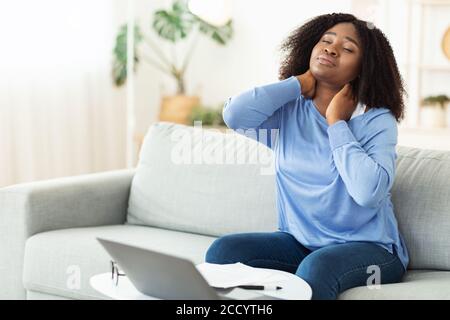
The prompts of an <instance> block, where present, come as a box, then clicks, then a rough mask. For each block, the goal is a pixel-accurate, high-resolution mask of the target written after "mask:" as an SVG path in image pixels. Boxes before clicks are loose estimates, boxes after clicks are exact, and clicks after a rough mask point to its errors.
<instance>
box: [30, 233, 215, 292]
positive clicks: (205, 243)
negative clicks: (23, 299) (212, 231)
mask: <svg viewBox="0 0 450 320" xmlns="http://www.w3.org/2000/svg"><path fill="white" fill-rule="evenodd" d="M96 237H105V238H108V239H113V240H118V241H123V242H126V243H130V244H133V245H137V246H140V247H143V248H148V249H152V250H158V251H161V252H164V253H167V254H172V255H176V256H179V257H183V258H186V259H189V260H191V261H193V262H194V263H201V262H203V261H204V253H205V252H206V250H207V248H208V247H209V245H210V244H211V243H212V241H214V238H213V237H208V236H202V235H198V234H193V233H187V232H178V231H172V230H165V229H160V228H151V227H142V226H133V225H113V226H103V227H91V228H74V229H65V230H56V231H49V232H44V233H39V234H36V235H34V236H32V237H31V238H29V239H28V240H27V242H26V247H25V258H24V279H23V280H24V287H25V289H26V290H28V291H30V292H35V293H36V292H39V293H41V294H42V293H43V294H47V295H52V296H61V297H66V298H73V299H107V297H105V296H103V295H102V294H100V293H98V292H97V291H96V290H94V289H93V288H92V287H91V286H90V284H89V279H90V278H91V277H92V276H93V275H96V274H100V273H104V272H109V271H110V265H109V263H110V258H109V256H108V255H107V253H106V251H105V250H104V249H103V248H102V247H101V245H100V244H99V243H98V241H97V240H96ZM78 275H79V276H80V278H79V279H80V281H79V286H78V282H77V281H78V280H76V281H73V279H74V278H73V277H78ZM78 287H79V288H78Z"/></svg>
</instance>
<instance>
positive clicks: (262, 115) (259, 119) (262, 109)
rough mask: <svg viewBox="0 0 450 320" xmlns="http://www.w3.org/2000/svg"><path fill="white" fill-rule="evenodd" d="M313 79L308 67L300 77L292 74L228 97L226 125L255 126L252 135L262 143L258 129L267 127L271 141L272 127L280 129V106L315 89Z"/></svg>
mask: <svg viewBox="0 0 450 320" xmlns="http://www.w3.org/2000/svg"><path fill="white" fill-rule="evenodd" d="M311 78H312V74H311V73H310V71H309V70H308V72H306V73H305V74H303V75H301V76H297V77H295V76H292V77H290V78H288V79H285V80H282V81H279V82H276V83H271V84H268V85H264V86H259V87H255V88H253V89H251V90H248V91H245V92H243V93H241V94H239V95H237V96H234V97H231V98H229V99H228V100H227V101H226V103H225V106H224V109H223V119H224V122H225V124H226V125H227V126H228V127H229V128H231V129H234V130H238V129H242V130H248V129H254V130H251V131H253V133H256V137H253V138H255V139H257V140H258V141H260V142H262V143H264V141H261V140H260V139H259V130H260V129H267V130H268V132H267V134H266V136H267V137H269V139H268V141H269V144H270V141H271V138H270V129H279V128H280V119H281V109H282V108H281V107H282V106H283V105H285V104H286V103H288V102H290V101H292V100H295V99H297V98H299V97H300V94H301V93H303V92H305V91H307V92H308V94H310V93H311V92H313V91H314V89H313V88H314V86H315V80H314V78H312V79H311ZM311 86H313V88H311ZM302 89H303V90H302ZM253 135H254V134H253ZM250 137H251V135H250ZM262 140H264V139H262ZM264 144H266V143H264ZM266 145H267V144H266ZM269 147H270V145H269Z"/></svg>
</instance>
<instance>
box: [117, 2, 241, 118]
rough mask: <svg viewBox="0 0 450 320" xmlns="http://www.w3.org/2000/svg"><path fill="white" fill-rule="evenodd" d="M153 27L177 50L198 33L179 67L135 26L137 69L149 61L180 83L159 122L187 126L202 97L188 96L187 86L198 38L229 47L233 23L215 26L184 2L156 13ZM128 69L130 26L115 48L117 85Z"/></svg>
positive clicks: (123, 29) (165, 101)
mask: <svg viewBox="0 0 450 320" xmlns="http://www.w3.org/2000/svg"><path fill="white" fill-rule="evenodd" d="M152 28H153V30H154V31H155V32H156V34H157V35H158V36H159V37H160V38H161V39H163V40H164V41H169V42H170V43H171V45H172V46H173V49H175V48H174V46H175V44H176V43H178V42H180V41H183V40H186V38H187V37H188V36H189V35H190V34H191V33H194V32H195V33H196V35H195V38H194V41H193V42H192V44H191V46H190V48H189V49H188V51H187V52H186V54H185V55H184V58H183V59H182V64H181V65H177V64H176V62H175V61H173V59H172V60H171V59H170V58H168V57H167V55H166V54H165V53H164V52H163V51H162V50H161V49H160V48H159V47H158V45H157V44H155V43H154V42H153V41H152V40H151V39H150V38H149V37H147V36H146V35H145V34H144V33H143V32H142V31H141V29H140V27H139V26H136V27H135V32H134V34H135V41H134V42H135V50H134V52H135V56H134V61H135V67H136V68H137V67H139V65H140V63H141V62H144V61H145V62H146V63H149V64H150V65H152V66H153V67H155V68H157V69H159V70H160V71H162V72H164V73H165V74H167V75H169V76H170V77H171V78H172V79H173V80H175V81H176V84H177V92H176V93H175V94H174V95H171V96H163V97H162V103H161V109H160V116H159V119H160V120H162V121H172V122H176V123H183V124H186V123H187V122H188V121H189V115H190V114H191V112H192V108H193V107H194V106H196V105H199V104H200V98H199V97H198V96H190V95H188V94H187V92H186V84H185V75H186V70H187V67H188V65H189V62H190V59H191V57H192V53H193V51H194V48H195V45H196V43H197V41H198V36H199V35H203V36H206V37H208V38H210V39H211V40H212V41H214V42H216V43H218V44H220V45H226V44H227V42H228V41H229V40H230V39H231V38H232V35H233V28H232V21H231V20H229V21H228V22H227V23H226V24H225V25H222V26H215V25H212V24H210V23H208V22H206V21H204V20H202V19H201V18H199V17H198V16H196V15H194V14H193V13H191V12H190V11H189V9H188V7H187V5H186V3H185V2H184V1H182V0H176V1H174V2H173V3H172V6H171V8H170V9H167V10H166V9H161V10H156V11H155V12H154V14H153V22H152ZM143 45H145V47H144V46H143ZM146 49H150V50H149V51H150V52H148V51H145V50H146ZM149 53H152V55H149ZM172 58H173V57H172ZM126 67H127V26H126V25H124V26H122V27H121V28H120V30H119V32H118V35H117V38H116V44H115V48H114V64H113V70H112V73H113V78H114V82H115V84H116V85H117V86H121V85H123V84H124V83H125V81H126V78H127V68H126Z"/></svg>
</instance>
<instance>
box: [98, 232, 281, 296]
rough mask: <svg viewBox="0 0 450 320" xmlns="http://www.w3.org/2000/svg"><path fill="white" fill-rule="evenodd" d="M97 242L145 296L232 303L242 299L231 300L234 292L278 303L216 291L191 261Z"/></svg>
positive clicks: (237, 289) (119, 244)
mask: <svg viewBox="0 0 450 320" xmlns="http://www.w3.org/2000/svg"><path fill="white" fill-rule="evenodd" d="M97 240H98V241H99V242H100V244H101V245H102V246H103V248H104V249H105V250H106V251H107V252H108V254H109V255H110V256H111V257H112V259H113V260H114V261H115V262H116V263H117V264H118V265H119V267H120V269H121V270H123V271H124V272H125V274H126V276H127V277H128V279H129V280H130V281H131V283H132V284H133V285H134V286H135V287H136V289H137V290H138V291H140V292H141V293H143V294H145V295H148V296H151V297H155V298H159V299H169V300H180V299H182V300H231V299H237V298H238V296H236V295H234V297H233V295H231V296H230V295H229V293H230V292H231V291H238V292H239V291H241V296H240V297H239V298H241V299H242V298H243V299H246V298H249V299H252V300H254V299H255V300H265V299H274V298H272V297H268V296H265V295H262V294H258V296H254V293H253V296H248V295H247V296H246V294H245V291H247V290H244V289H240V288H234V289H215V288H213V287H211V286H210V285H209V284H208V282H207V281H206V279H205V278H204V277H203V276H202V275H201V273H200V272H199V271H198V270H197V268H196V267H195V265H194V264H193V263H192V262H191V261H190V260H187V259H183V258H180V257H175V256H171V255H167V254H164V253H161V252H157V251H153V250H149V249H144V248H140V247H136V246H132V245H128V244H125V243H120V242H116V241H112V240H108V239H102V238H97ZM235 293H236V292H235ZM242 293H244V294H242Z"/></svg>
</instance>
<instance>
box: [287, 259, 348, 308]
mask: <svg viewBox="0 0 450 320" xmlns="http://www.w3.org/2000/svg"><path fill="white" fill-rule="evenodd" d="M295 274H296V275H297V276H299V277H300V278H302V279H303V280H305V281H306V282H307V283H308V284H309V286H310V287H311V289H312V299H313V300H334V299H336V298H337V296H338V295H339V283H338V280H337V278H338V277H337V275H336V273H335V270H333V266H332V263H331V261H330V260H329V259H327V257H326V256H324V255H317V254H310V255H309V256H307V257H306V258H305V259H304V260H303V261H302V262H301V263H300V265H299V266H298V268H297V271H296V273H295Z"/></svg>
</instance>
